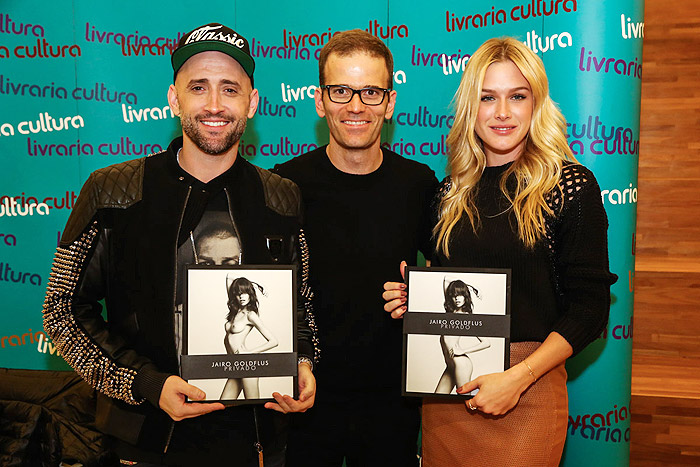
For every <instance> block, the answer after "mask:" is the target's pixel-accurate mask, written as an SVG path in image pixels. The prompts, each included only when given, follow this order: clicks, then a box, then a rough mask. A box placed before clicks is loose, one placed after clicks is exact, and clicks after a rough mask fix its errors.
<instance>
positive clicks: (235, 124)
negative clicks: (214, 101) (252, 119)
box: [180, 115, 246, 156]
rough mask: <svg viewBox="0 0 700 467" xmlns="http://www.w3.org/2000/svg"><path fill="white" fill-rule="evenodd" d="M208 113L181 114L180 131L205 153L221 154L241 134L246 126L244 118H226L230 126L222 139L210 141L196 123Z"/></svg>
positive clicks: (231, 145) (239, 137)
mask: <svg viewBox="0 0 700 467" xmlns="http://www.w3.org/2000/svg"><path fill="white" fill-rule="evenodd" d="M209 117H211V116H210V115H206V116H200V117H192V116H189V115H181V116H180V123H181V124H182V131H183V132H184V133H185V134H186V135H187V136H188V137H189V138H190V139H191V140H192V142H193V143H194V144H195V145H197V147H198V148H199V149H201V150H202V151H204V152H205V153H207V154H210V155H212V156H216V155H218V154H223V153H225V152H226V151H228V150H229V149H231V148H232V147H233V145H234V144H236V143H237V142H238V141H239V140H240V139H241V136H243V132H245V127H246V119H245V118H242V119H239V120H236V119H233V118H228V117H225V118H228V120H229V121H230V122H231V125H232V128H231V130H230V131H229V133H228V134H227V135H226V138H224V139H223V140H222V141H212V140H209V139H208V138H207V136H206V135H204V134H203V133H202V132H201V131H200V129H199V126H198V124H197V122H198V121H199V120H200V119H204V118H209Z"/></svg>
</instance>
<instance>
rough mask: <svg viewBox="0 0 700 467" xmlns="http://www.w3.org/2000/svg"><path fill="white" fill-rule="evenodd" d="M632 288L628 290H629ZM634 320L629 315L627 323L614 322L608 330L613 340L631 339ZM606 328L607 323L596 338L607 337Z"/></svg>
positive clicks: (607, 327)
mask: <svg viewBox="0 0 700 467" xmlns="http://www.w3.org/2000/svg"><path fill="white" fill-rule="evenodd" d="M631 291H632V290H630V292H631ZM633 320H634V317H632V316H630V322H629V324H616V325H615V326H613V328H612V331H611V332H610V335H611V336H612V338H613V339H615V340H628V339H632V329H633V326H632V322H633ZM608 329H609V325H608V326H606V327H605V329H603V332H602V333H601V334H600V336H599V337H598V339H607V338H608Z"/></svg>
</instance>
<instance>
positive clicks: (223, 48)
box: [171, 41, 255, 77]
mask: <svg viewBox="0 0 700 467" xmlns="http://www.w3.org/2000/svg"><path fill="white" fill-rule="evenodd" d="M209 51H215V52H222V53H225V54H226V55H228V56H229V57H231V58H233V59H234V60H236V61H237V62H238V63H240V65H241V66H242V67H243V70H244V71H245V72H246V74H247V75H248V76H249V77H252V76H253V71H255V62H254V61H253V58H252V57H250V56H249V55H248V54H246V53H245V52H243V51H242V50H241V49H239V48H238V47H236V46H235V45H232V44H226V43H224V42H221V41H199V42H194V43H192V44H187V45H185V46H183V47H180V48H178V49H177V50H176V51H175V52H174V53H173V55H172V57H171V62H172V64H173V71H175V72H176V73H177V71H178V70H179V69H180V68H181V67H182V65H184V64H185V62H186V61H187V60H189V59H190V57H192V56H193V55H196V54H198V53H200V52H209Z"/></svg>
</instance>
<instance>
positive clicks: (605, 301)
mask: <svg viewBox="0 0 700 467" xmlns="http://www.w3.org/2000/svg"><path fill="white" fill-rule="evenodd" d="M508 167H510V164H506V165H503V166H499V167H487V168H486V169H485V171H484V174H483V175H482V177H481V180H480V181H479V184H478V187H477V194H476V199H475V201H476V206H477V209H478V211H479V215H480V225H479V227H478V228H477V231H476V233H475V232H474V230H473V229H472V227H471V224H470V223H469V219H468V218H467V217H466V216H463V218H462V219H461V220H460V221H459V223H458V225H457V226H456V228H455V230H454V232H453V234H452V236H451V239H450V257H449V258H447V257H446V256H445V255H444V253H443V252H438V253H437V255H436V256H437V257H436V259H435V262H434V264H435V265H439V266H443V267H450V266H454V267H483V268H509V269H511V270H512V289H511V313H512V314H511V318H512V323H511V341H512V342H523V341H536V342H542V341H544V339H546V338H547V336H548V335H549V333H550V332H552V331H556V332H558V333H559V334H561V335H562V336H563V337H564V338H565V339H566V340H567V341H568V342H569V344H571V346H572V347H573V350H574V354H576V353H578V352H580V351H581V350H582V349H583V348H584V347H586V346H587V345H588V344H589V343H591V342H592V341H593V340H595V339H596V338H598V336H599V335H600V333H601V332H602V330H603V329H604V328H605V326H606V324H607V321H608V313H609V310H610V285H611V284H613V283H614V282H615V281H616V280H617V276H615V275H614V274H611V273H610V271H609V267H608V242H607V227H608V220H607V217H606V214H605V210H604V209H603V204H602V202H601V198H600V188H599V187H598V183H597V182H596V180H595V178H594V176H593V173H592V172H591V171H590V170H588V169H587V168H585V167H583V166H581V165H578V164H566V165H565V166H564V168H563V170H562V177H561V180H560V182H559V184H560V186H561V187H562V188H563V199H562V195H561V194H560V193H559V191H558V190H555V191H554V192H553V193H552V196H551V198H550V199H549V200H548V202H549V204H550V206H551V207H552V208H553V210H554V212H555V216H553V217H550V218H548V220H547V232H548V234H547V236H546V237H544V238H542V239H540V241H538V242H537V244H536V245H535V246H534V248H527V247H525V246H524V245H523V243H522V241H520V240H519V238H518V232H517V223H516V219H515V216H514V214H513V211H512V209H508V208H509V205H510V204H509V203H508V201H507V200H506V199H505V196H504V195H503V193H502V192H501V190H500V188H499V182H500V179H501V176H502V175H503V173H504V172H505V171H506V170H507V169H508ZM509 181H510V180H509ZM449 183H451V182H450V180H449V178H448V179H446V180H445V181H444V182H443V187H447V186H448V184H449ZM508 185H509V186H512V185H513V184H512V183H509V184H508ZM444 192H446V190H444ZM562 201H563V208H562V207H561V206H562Z"/></svg>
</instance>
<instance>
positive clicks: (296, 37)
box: [282, 19, 408, 58]
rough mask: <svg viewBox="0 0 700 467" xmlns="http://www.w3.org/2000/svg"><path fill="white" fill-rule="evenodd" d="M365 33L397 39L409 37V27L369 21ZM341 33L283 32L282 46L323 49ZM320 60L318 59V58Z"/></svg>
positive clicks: (374, 20) (329, 30)
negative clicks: (324, 45) (332, 38)
mask: <svg viewBox="0 0 700 467" xmlns="http://www.w3.org/2000/svg"><path fill="white" fill-rule="evenodd" d="M365 31H367V32H368V33H370V34H372V35H373V36H376V37H379V38H380V39H397V38H406V37H408V26H406V25H405V24H399V25H393V26H392V25H390V24H387V25H386V26H383V25H381V24H379V21H377V20H376V19H371V20H369V24H368V26H367V28H365ZM338 32H340V31H335V32H333V30H332V29H331V28H328V31H324V32H322V33H321V34H318V33H315V32H314V33H311V34H309V33H306V34H294V33H293V32H292V31H287V30H286V29H283V30H282V45H283V47H285V48H296V49H299V48H302V47H306V46H309V47H322V46H323V44H325V43H326V42H328V41H329V40H330V39H331V37H333V36H334V35H336V34H338ZM316 58H318V57H316Z"/></svg>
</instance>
